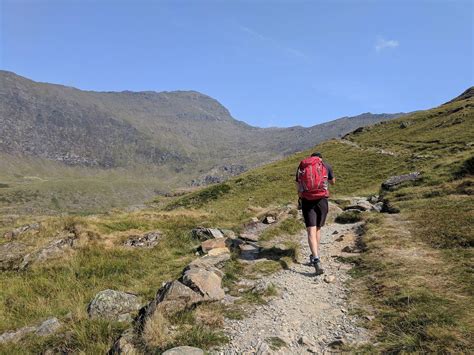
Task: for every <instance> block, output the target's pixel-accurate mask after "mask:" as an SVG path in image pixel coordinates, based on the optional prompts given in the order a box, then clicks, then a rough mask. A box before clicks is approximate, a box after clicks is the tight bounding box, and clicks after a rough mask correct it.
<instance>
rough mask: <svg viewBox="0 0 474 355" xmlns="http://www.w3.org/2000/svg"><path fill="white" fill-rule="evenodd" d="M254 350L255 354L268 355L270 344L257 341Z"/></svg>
mask: <svg viewBox="0 0 474 355" xmlns="http://www.w3.org/2000/svg"><path fill="white" fill-rule="evenodd" d="M255 350H256V351H255V354H256V355H269V354H270V346H269V345H268V344H267V343H266V342H264V341H261V342H259V343H258V344H257V348H256V349H255Z"/></svg>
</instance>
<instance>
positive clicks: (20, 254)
mask: <svg viewBox="0 0 474 355" xmlns="http://www.w3.org/2000/svg"><path fill="white" fill-rule="evenodd" d="M26 253H27V246H26V245H25V244H23V243H20V242H17V241H13V242H9V243H5V244H1V245H0V270H17V269H19V267H20V264H21V262H22V260H23V258H24V256H25V254H26Z"/></svg>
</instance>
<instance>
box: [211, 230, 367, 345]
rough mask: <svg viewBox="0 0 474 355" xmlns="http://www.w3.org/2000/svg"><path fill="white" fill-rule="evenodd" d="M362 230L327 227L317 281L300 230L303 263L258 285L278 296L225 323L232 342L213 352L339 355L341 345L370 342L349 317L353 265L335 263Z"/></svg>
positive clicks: (324, 232) (304, 238)
mask: <svg viewBox="0 0 474 355" xmlns="http://www.w3.org/2000/svg"><path fill="white" fill-rule="evenodd" d="M358 227H359V224H358V223H355V224H345V225H341V224H329V225H327V226H326V227H324V228H323V230H322V236H321V255H322V265H323V267H324V270H325V274H324V275H322V276H315V274H314V269H313V267H312V266H309V265H307V261H308V258H309V248H308V246H307V239H306V232H305V231H302V232H301V234H300V235H299V238H300V242H301V246H302V248H301V260H298V263H294V264H292V265H291V266H290V267H289V269H287V270H282V271H280V272H277V273H275V274H273V275H271V276H269V277H267V278H266V279H265V280H260V282H270V283H272V284H273V285H275V286H276V288H277V290H278V295H277V296H276V297H274V298H272V299H271V300H270V301H269V302H268V303H267V304H265V305H259V306H255V308H254V309H253V311H252V312H250V314H249V316H248V317H247V318H245V319H243V320H229V319H226V321H225V325H224V331H225V332H226V334H227V335H228V336H229V338H230V342H229V343H228V344H227V345H226V346H225V347H224V348H221V349H219V350H216V351H214V352H213V353H214V354H242V353H243V354H308V353H317V354H322V353H332V352H334V351H336V349H337V347H338V345H341V344H354V343H361V342H366V341H368V331H367V330H366V329H364V328H361V327H359V326H357V320H358V319H357V317H356V316H352V315H349V314H348V309H349V305H348V293H347V289H346V287H345V286H344V283H345V281H346V280H347V279H348V278H349V276H348V274H347V271H348V269H350V265H348V264H344V263H341V262H339V261H337V258H336V256H338V255H347V254H346V253H344V252H342V251H341V250H342V249H343V248H344V247H345V246H348V245H349V246H351V245H353V244H354V239H355V235H356V233H357V229H358ZM341 236H343V237H342V238H341ZM352 255H353V254H352Z"/></svg>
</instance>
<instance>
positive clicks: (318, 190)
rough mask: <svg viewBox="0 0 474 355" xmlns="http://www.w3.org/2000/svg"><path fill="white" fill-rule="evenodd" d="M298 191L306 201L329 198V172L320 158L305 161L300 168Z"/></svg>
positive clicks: (310, 158)
mask: <svg viewBox="0 0 474 355" xmlns="http://www.w3.org/2000/svg"><path fill="white" fill-rule="evenodd" d="M297 174H298V175H297V176H298V185H299V187H298V191H299V192H301V193H302V197H303V198H305V199H306V200H317V199H320V198H324V197H329V190H328V170H327V169H326V166H325V165H324V164H323V161H322V160H321V158H319V157H309V158H306V159H303V160H302V161H301V162H300V165H299V166H298V173H297Z"/></svg>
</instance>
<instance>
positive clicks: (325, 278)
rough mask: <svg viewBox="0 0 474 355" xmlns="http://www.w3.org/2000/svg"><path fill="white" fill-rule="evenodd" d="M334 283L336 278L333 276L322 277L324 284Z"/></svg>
mask: <svg viewBox="0 0 474 355" xmlns="http://www.w3.org/2000/svg"><path fill="white" fill-rule="evenodd" d="M334 281H336V277H335V276H334V275H326V276H324V282H326V283H328V284H330V283H333V282H334Z"/></svg>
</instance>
